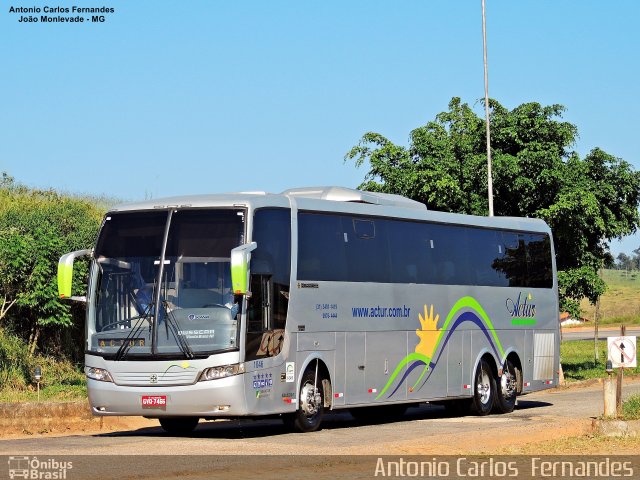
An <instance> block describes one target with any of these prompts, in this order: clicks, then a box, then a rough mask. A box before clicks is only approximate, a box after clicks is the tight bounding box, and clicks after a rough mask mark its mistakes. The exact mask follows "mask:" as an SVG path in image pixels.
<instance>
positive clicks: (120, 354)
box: [115, 303, 153, 361]
mask: <svg viewBox="0 0 640 480" xmlns="http://www.w3.org/2000/svg"><path fill="white" fill-rule="evenodd" d="M152 307H153V305H152V304H151V303H150V304H149V305H147V308H146V310H145V311H144V312H143V314H142V315H140V316H139V317H138V323H137V324H136V326H135V328H134V327H132V328H131V329H130V331H129V334H128V335H127V336H126V337H125V339H124V341H123V342H122V345H120V348H118V351H117V352H116V356H115V360H116V361H119V360H123V359H124V358H125V356H126V355H127V353H128V352H129V349H130V348H131V347H132V345H131V344H130V342H131V339H132V338H136V336H137V335H138V333H140V332H141V331H142V324H143V323H144V321H145V320H146V319H147V318H149V315H150V313H151V308H152ZM149 329H151V325H149Z"/></svg>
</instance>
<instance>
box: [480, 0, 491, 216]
mask: <svg viewBox="0 0 640 480" xmlns="http://www.w3.org/2000/svg"><path fill="white" fill-rule="evenodd" d="M482 50H483V56H484V113H485V121H486V122H485V123H486V124H487V194H488V197H489V216H490V217H493V175H492V173H491V133H490V128H489V72H488V68H487V19H486V14H485V0H482Z"/></svg>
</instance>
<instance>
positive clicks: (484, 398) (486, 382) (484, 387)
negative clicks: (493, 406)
mask: <svg viewBox="0 0 640 480" xmlns="http://www.w3.org/2000/svg"><path fill="white" fill-rule="evenodd" d="M476 390H477V392H478V396H479V397H480V402H482V404H483V405H486V404H487V403H488V402H489V399H490V398H491V378H490V377H489V375H488V374H487V372H486V371H485V370H484V368H483V369H482V370H481V371H480V375H478V382H477V385H476Z"/></svg>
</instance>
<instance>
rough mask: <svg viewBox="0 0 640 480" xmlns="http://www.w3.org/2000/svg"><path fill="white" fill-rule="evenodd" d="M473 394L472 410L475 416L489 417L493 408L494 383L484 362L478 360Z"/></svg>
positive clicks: (489, 368) (488, 367)
mask: <svg viewBox="0 0 640 480" xmlns="http://www.w3.org/2000/svg"><path fill="white" fill-rule="evenodd" d="M474 387H475V388H474V393H473V402H472V404H473V410H474V412H475V413H476V414H477V415H489V413H491V409H492V408H493V402H494V398H495V391H496V382H495V380H494V378H493V372H492V371H491V367H490V366H489V364H488V363H487V361H486V360H484V359H482V360H480V363H479V364H478V368H477V369H476V375H475V385H474Z"/></svg>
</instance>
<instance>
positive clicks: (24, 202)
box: [0, 173, 104, 369]
mask: <svg viewBox="0 0 640 480" xmlns="http://www.w3.org/2000/svg"><path fill="white" fill-rule="evenodd" d="M103 214H104V206H103V205H102V203H101V202H100V200H98V199H90V198H79V197H73V196H69V195H63V194H60V193H57V192H54V191H52V190H36V189H30V188H27V187H25V186H22V185H19V184H17V183H16V182H15V181H14V180H13V178H11V177H9V176H8V175H7V174H6V173H4V174H3V175H2V179H1V180H0V328H1V329H2V330H3V335H4V336H5V337H6V338H5V340H6V342H4V343H2V345H0V359H2V358H4V359H5V360H4V361H5V362H9V364H12V362H11V361H9V360H7V359H8V358H9V357H8V356H7V352H9V351H13V352H14V353H15V352H16V350H15V348H13V347H11V348H9V347H10V345H14V343H15V342H14V341H13V340H11V341H10V340H7V339H9V338H14V336H15V338H18V339H21V340H22V341H24V342H26V343H27V345H28V346H27V348H28V353H29V355H31V356H32V355H33V354H34V353H35V352H36V350H37V349H39V350H40V351H41V352H42V353H44V354H52V355H56V356H62V357H67V358H71V359H75V360H79V359H80V358H81V355H82V348H83V347H82V332H83V328H82V325H83V323H84V322H83V317H84V306H83V305H78V304H73V303H70V302H62V301H60V300H59V298H58V292H57V283H56V273H57V263H58V259H59V258H60V256H61V255H63V254H64V253H67V252H70V251H73V250H78V249H81V248H87V247H89V246H91V245H92V244H93V242H94V241H95V237H96V234H97V231H98V228H99V226H100V221H101V218H102V216H103ZM76 263H77V266H76V271H75V275H74V292H76V294H80V293H81V292H83V291H85V289H86V275H87V263H86V262H76ZM5 347H6V348H5ZM3 355H4V357H3ZM13 364H14V368H16V369H24V368H26V367H24V366H21V364H20V363H19V362H17V361H15V362H13ZM2 366H3V367H4V365H2Z"/></svg>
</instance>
